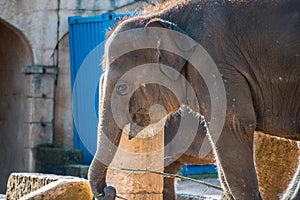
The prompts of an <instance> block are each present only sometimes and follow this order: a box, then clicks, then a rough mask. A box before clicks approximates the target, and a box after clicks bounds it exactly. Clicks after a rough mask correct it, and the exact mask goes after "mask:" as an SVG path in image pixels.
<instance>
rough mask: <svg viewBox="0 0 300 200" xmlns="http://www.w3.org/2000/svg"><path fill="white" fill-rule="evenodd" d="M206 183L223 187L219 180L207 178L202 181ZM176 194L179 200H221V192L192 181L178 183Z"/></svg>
mask: <svg viewBox="0 0 300 200" xmlns="http://www.w3.org/2000/svg"><path fill="white" fill-rule="evenodd" d="M201 180H203V181H205V182H208V183H211V184H214V185H218V186H221V184H220V181H219V179H217V178H207V179H201ZM176 192H177V195H178V197H179V198H178V199H179V200H185V199H190V200H198V199H205V200H219V199H221V193H222V192H221V191H219V190H216V189H214V188H210V187H207V186H205V185H201V184H197V183H193V182H190V181H178V182H177V184H176Z"/></svg>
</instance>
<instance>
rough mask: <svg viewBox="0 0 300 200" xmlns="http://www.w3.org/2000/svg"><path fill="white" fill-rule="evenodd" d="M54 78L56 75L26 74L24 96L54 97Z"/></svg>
mask: <svg viewBox="0 0 300 200" xmlns="http://www.w3.org/2000/svg"><path fill="white" fill-rule="evenodd" d="M55 80H56V75H43V74H33V75H27V76H26V81H27V85H26V86H27V88H26V96H29V97H40V98H41V97H43V98H54V86H55Z"/></svg>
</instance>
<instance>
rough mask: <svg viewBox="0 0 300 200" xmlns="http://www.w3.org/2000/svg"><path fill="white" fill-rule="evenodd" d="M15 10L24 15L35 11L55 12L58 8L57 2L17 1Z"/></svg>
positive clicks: (53, 0)
mask: <svg viewBox="0 0 300 200" xmlns="http://www.w3.org/2000/svg"><path fill="white" fill-rule="evenodd" d="M16 6H17V9H19V10H20V11H22V12H24V13H30V12H36V11H47V10H56V9H57V8H58V1H55V0H51V1H45V2H42V1H36V0H26V1H19V2H18V3H17V4H16Z"/></svg>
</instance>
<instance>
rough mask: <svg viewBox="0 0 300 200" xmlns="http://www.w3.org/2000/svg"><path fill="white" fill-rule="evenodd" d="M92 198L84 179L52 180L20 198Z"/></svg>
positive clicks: (60, 199) (62, 199)
mask: <svg viewBox="0 0 300 200" xmlns="http://www.w3.org/2000/svg"><path fill="white" fill-rule="evenodd" d="M53 199H55V200H70V199H76V200H92V199H93V194H92V192H91V191H90V188H89V184H88V181H87V180H85V179H61V180H57V181H55V182H52V183H50V184H48V185H46V186H44V187H42V188H40V189H38V190H36V191H34V192H31V193H29V194H27V195H25V196H23V197H21V198H20V200H53Z"/></svg>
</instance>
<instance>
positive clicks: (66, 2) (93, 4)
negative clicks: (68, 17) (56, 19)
mask: <svg viewBox="0 0 300 200" xmlns="http://www.w3.org/2000/svg"><path fill="white" fill-rule="evenodd" d="M111 2H112V1H110V0H101V1H97V0H94V1H78V0H62V1H61V3H60V8H61V10H75V11H76V13H77V14H83V12H87V10H89V11H96V10H102V11H105V10H106V11H107V10H109V9H111V4H112V3H111Z"/></svg>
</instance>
